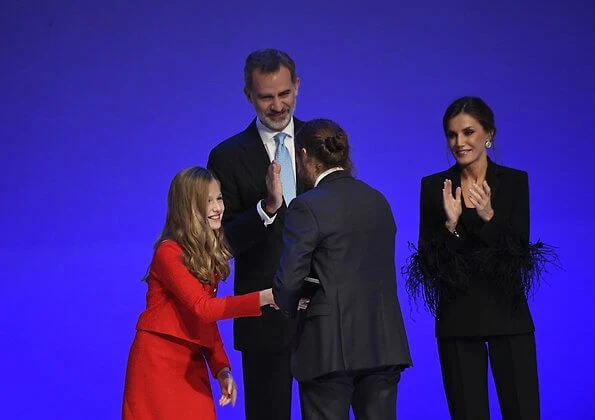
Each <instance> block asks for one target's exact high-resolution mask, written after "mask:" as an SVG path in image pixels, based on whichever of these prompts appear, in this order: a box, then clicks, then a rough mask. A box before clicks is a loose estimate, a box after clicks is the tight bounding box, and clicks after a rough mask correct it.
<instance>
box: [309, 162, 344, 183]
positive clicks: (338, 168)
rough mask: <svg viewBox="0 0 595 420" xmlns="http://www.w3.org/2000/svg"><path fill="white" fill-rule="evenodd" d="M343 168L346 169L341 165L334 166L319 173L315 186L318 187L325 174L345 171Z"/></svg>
mask: <svg viewBox="0 0 595 420" xmlns="http://www.w3.org/2000/svg"><path fill="white" fill-rule="evenodd" d="M343 170H344V169H343V168H342V167H340V166H336V167H334V168H330V169H327V170H326V171H324V172H323V173H321V174H320V175H318V178H316V182H314V187H316V186H317V185H318V184H319V183H320V181H322V179H323V178H324V177H325V176H327V175H329V174H332V173H333V172H337V171H343Z"/></svg>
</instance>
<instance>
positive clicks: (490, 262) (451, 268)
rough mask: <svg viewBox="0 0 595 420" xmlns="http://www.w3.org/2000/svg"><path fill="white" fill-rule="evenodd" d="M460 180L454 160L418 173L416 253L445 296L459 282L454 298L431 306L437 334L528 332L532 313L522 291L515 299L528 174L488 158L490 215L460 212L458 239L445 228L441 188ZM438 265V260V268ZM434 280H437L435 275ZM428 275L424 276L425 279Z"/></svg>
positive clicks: (526, 224)
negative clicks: (487, 217) (446, 182)
mask: <svg viewBox="0 0 595 420" xmlns="http://www.w3.org/2000/svg"><path fill="white" fill-rule="evenodd" d="M446 178H449V179H450V180H451V181H452V193H453V194H454V192H455V190H456V188H457V187H459V186H460V185H461V175H460V171H459V168H458V166H457V165H454V166H452V167H451V168H449V169H448V170H446V171H443V172H439V173H436V174H433V175H429V176H427V177H424V178H423V179H422V182H421V200H420V231H419V241H420V242H419V252H420V254H421V255H422V259H423V261H425V267H424V270H425V271H426V273H427V275H428V279H433V280H432V283H433V284H441V285H442V286H441V287H442V289H441V290H439V293H441V294H442V295H443V296H444V297H446V296H448V295H449V293H450V290H452V288H453V287H454V288H458V287H463V288H464V289H465V290H461V291H459V292H457V293H456V297H455V298H454V299H453V298H443V299H441V300H440V304H439V306H438V309H437V314H436V315H437V318H436V336H437V337H438V338H450V337H479V336H493V335H512V334H528V333H531V332H533V331H534V325H533V320H532V318H531V314H530V312H529V307H528V305H527V301H526V299H524V296H520V300H519V301H517V302H516V303H514V304H513V302H511V298H512V296H510V295H511V292H512V291H513V289H515V288H516V287H517V286H518V284H519V273H518V268H519V267H520V264H522V263H523V262H519V259H522V260H525V261H530V260H527V256H526V255H525V252H526V250H527V249H528V248H527V246H526V245H527V244H528V241H529V185H528V177H527V173H526V172H523V171H519V170H516V169H512V168H507V167H504V166H500V165H497V164H495V163H494V162H492V161H491V160H488V169H487V173H486V181H487V183H488V185H489V186H490V189H491V202H492V208H493V209H494V217H493V218H492V220H490V221H489V222H488V223H484V222H483V221H482V220H481V219H480V218H479V216H478V215H477V211H476V210H475V209H474V208H465V207H464V206H463V214H462V215H461V217H460V218H459V222H458V224H457V227H456V230H457V233H458V235H459V237H458V238H457V237H456V236H455V235H453V234H451V233H450V232H449V231H448V230H447V229H446V227H445V222H446V214H445V212H444V206H443V199H442V188H443V183H444V180H445V179H446ZM438 267H440V268H439V269H438ZM436 279H438V280H436ZM426 281H427V280H426Z"/></svg>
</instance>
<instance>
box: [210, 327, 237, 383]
mask: <svg viewBox="0 0 595 420" xmlns="http://www.w3.org/2000/svg"><path fill="white" fill-rule="evenodd" d="M214 335H215V337H214V340H213V346H212V347H204V348H203V349H204V350H203V354H204V356H205V359H206V361H207V364H208V365H209V369H210V370H211V375H213V377H215V378H216V377H217V373H219V371H220V370H221V369H223V368H226V367H227V368H229V369H231V364H230V363H229V358H228V357H227V353H226V352H225V349H224V348H223V340H222V339H221V335H220V334H219V328H215V334H214Z"/></svg>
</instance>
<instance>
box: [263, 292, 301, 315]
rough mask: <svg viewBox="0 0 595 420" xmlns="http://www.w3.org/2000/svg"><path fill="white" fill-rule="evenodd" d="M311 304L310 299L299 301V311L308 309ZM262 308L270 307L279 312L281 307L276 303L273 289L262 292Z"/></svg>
mask: <svg viewBox="0 0 595 420" xmlns="http://www.w3.org/2000/svg"><path fill="white" fill-rule="evenodd" d="M309 303H310V299H307V298H301V299H300V300H299V301H298V311H303V310H304V309H306V308H307V307H308V304H309ZM260 306H270V307H271V308H275V309H276V310H279V307H278V306H277V304H276V303H275V298H274V296H273V289H264V290H261V291H260Z"/></svg>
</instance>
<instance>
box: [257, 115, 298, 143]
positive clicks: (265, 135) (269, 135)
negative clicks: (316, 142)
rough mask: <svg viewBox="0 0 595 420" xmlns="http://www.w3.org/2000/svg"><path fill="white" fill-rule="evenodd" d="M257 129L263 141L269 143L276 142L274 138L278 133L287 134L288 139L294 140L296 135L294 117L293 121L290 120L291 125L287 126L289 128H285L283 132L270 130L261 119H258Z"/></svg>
mask: <svg viewBox="0 0 595 420" xmlns="http://www.w3.org/2000/svg"><path fill="white" fill-rule="evenodd" d="M256 128H257V129H258V134H260V138H261V139H263V141H266V142H269V141H273V142H274V141H275V140H274V138H273V137H274V136H275V134H277V133H285V134H287V137H288V138H291V139H293V133H294V124H293V117H291V119H290V120H289V124H287V127H285V128H284V129H283V130H281V131H275V130H271V129H270V128H268V127H267V126H265V125H264V124H263V123H262V122H261V121H260V118H256Z"/></svg>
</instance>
